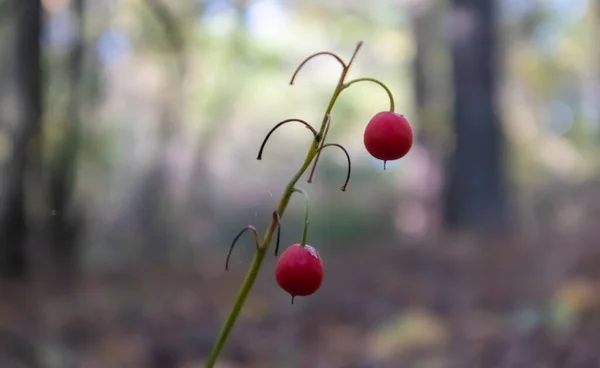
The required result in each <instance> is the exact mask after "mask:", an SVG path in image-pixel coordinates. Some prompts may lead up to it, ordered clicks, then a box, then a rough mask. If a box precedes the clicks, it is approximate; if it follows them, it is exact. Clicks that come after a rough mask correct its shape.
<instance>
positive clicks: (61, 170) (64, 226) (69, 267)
mask: <svg viewBox="0 0 600 368" xmlns="http://www.w3.org/2000/svg"><path fill="white" fill-rule="evenodd" d="M84 5H85V4H84V0H74V1H73V2H72V7H73V12H74V16H75V23H76V28H75V32H76V33H75V35H74V39H73V44H72V47H71V52H70V55H69V85H70V88H71V96H70V100H69V104H68V112H67V118H68V124H67V128H66V132H65V135H64V137H65V139H64V142H63V144H62V146H61V149H60V151H59V152H58V155H57V158H56V161H55V162H54V164H53V165H52V169H51V174H50V193H49V196H50V198H49V202H50V208H51V209H52V216H51V217H50V221H49V226H50V234H51V236H50V240H51V247H52V254H53V257H54V262H55V265H56V266H57V269H58V270H59V271H60V272H59V273H60V276H63V281H68V280H72V279H73V277H71V276H72V275H73V273H74V272H75V271H76V267H77V260H78V257H77V256H78V254H77V244H76V243H77V235H78V234H79V230H80V228H81V225H82V222H81V218H82V217H81V214H80V213H79V209H78V208H76V207H73V206H71V204H72V202H71V201H72V197H73V196H72V195H73V190H74V187H75V181H76V180H75V178H76V171H77V155H78V152H79V145H80V144H79V142H80V139H81V132H80V130H81V121H80V119H81V108H80V106H81V90H80V85H81V82H80V81H81V77H82V69H83V54H84V47H85V43H84V42H85V41H84V34H83V32H84V24H85V19H84Z"/></svg>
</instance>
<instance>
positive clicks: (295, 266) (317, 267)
mask: <svg viewBox="0 0 600 368" xmlns="http://www.w3.org/2000/svg"><path fill="white" fill-rule="evenodd" d="M275 279H276V280H277V284H279V286H280V287H281V288H282V289H283V290H285V291H286V292H288V293H289V294H290V295H291V296H292V302H293V301H294V299H293V298H294V297H296V296H307V295H311V294H313V293H315V292H316V291H317V290H318V289H319V287H321V283H322V282H323V263H322V262H321V256H320V255H319V253H318V252H317V250H316V249H315V248H313V247H311V246H310V245H305V246H304V247H302V246H301V245H300V244H299V243H296V244H292V245H290V246H289V247H288V248H287V249H286V250H285V251H284V252H283V253H282V254H281V256H279V259H278V260H277V265H276V266H275Z"/></svg>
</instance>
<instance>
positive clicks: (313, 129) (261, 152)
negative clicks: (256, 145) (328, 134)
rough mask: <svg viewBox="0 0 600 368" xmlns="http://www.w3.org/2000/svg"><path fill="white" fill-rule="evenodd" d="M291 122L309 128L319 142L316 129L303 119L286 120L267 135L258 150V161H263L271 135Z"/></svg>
mask: <svg viewBox="0 0 600 368" xmlns="http://www.w3.org/2000/svg"><path fill="white" fill-rule="evenodd" d="M291 122H297V123H301V124H304V126H306V128H308V130H310V131H311V132H312V134H313V137H314V139H316V140H318V136H317V131H316V130H315V128H313V127H312V125H310V124H309V123H307V122H306V121H304V120H302V119H285V120H284V121H282V122H280V123H278V124H277V125H275V126H274V127H273V128H272V129H271V130H270V131H269V133H267V135H266V136H265V139H263V141H262V144H261V145H260V149H259V150H258V156H257V157H256V159H257V160H262V154H263V150H264V149H265V145H266V144H267V141H268V140H269V138H270V137H271V134H273V132H275V131H276V130H277V129H279V127H281V126H282V125H285V124H287V123H291Z"/></svg>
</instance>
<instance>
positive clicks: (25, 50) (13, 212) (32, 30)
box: [0, 0, 42, 277]
mask: <svg viewBox="0 0 600 368" xmlns="http://www.w3.org/2000/svg"><path fill="white" fill-rule="evenodd" d="M14 11H15V17H16V33H15V34H16V43H15V49H16V50H15V58H16V63H15V64H16V66H15V68H16V70H15V71H16V73H15V77H16V90H17V97H18V102H19V109H18V110H19V115H18V119H19V120H18V124H17V125H16V127H15V128H14V131H13V136H12V143H13V144H12V152H11V153H10V156H9V157H8V160H7V162H6V166H5V170H4V172H3V179H4V183H3V188H2V190H3V192H2V198H0V239H1V243H0V274H2V275H3V276H6V277H24V276H25V275H26V274H27V271H28V264H27V263H28V262H27V256H26V249H25V246H26V241H27V233H28V231H27V225H26V218H25V195H26V194H25V193H26V192H25V176H26V173H27V168H28V166H29V163H28V153H29V152H31V149H32V148H35V147H33V146H32V143H34V139H35V138H39V131H40V124H41V120H40V119H41V115H42V71H41V65H40V62H41V60H40V53H41V47H40V35H41V32H42V7H41V3H40V0H15V3H14Z"/></svg>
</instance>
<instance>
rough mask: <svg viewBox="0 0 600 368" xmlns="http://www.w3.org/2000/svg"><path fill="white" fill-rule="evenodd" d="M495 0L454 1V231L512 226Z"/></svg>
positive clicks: (449, 207)
mask: <svg viewBox="0 0 600 368" xmlns="http://www.w3.org/2000/svg"><path fill="white" fill-rule="evenodd" d="M494 5H495V2H494V1H493V0H453V1H452V18H451V22H450V24H449V26H450V30H449V35H450V37H451V47H452V51H451V52H452V64H453V74H454V82H453V86H454V114H453V128H454V133H455V139H456V141H455V146H454V152H453V154H452V156H451V157H450V160H449V163H448V168H447V169H448V173H447V180H448V182H447V186H446V193H445V213H444V217H445V223H446V225H447V226H448V227H449V228H451V229H471V230H494V229H496V230H497V229H500V228H502V227H504V226H506V225H507V218H508V213H507V212H508V211H507V210H508V208H507V207H508V204H507V186H506V173H505V168H504V162H503V160H504V137H503V132H502V127H501V123H500V121H499V118H498V116H497V112H496V106H495V98H496V89H497V79H496V76H497V71H496V66H497V61H498V60H499V56H498V54H497V41H496V34H495V21H496V19H495V8H494Z"/></svg>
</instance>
